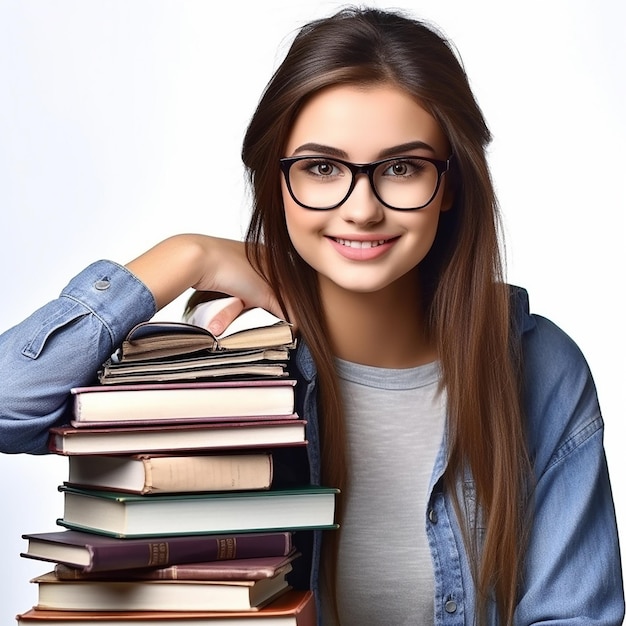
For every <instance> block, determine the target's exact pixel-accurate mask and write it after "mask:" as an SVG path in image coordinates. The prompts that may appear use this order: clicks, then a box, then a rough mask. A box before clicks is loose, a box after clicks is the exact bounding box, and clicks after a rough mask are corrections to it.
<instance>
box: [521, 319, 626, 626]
mask: <svg viewBox="0 0 626 626" xmlns="http://www.w3.org/2000/svg"><path fill="white" fill-rule="evenodd" d="M536 321H537V325H536V328H535V329H534V330H533V331H531V332H529V333H528V334H527V335H526V341H525V361H526V368H525V369H526V380H525V383H526V404H527V413H528V418H529V442H530V449H531V456H532V459H533V463H534V466H535V472H536V484H535V485H534V491H533V500H532V512H533V515H534V517H533V520H534V521H533V525H532V529H531V534H530V541H529V545H528V550H527V553H526V572H525V574H524V580H523V592H522V595H521V597H520V602H519V605H518V610H517V614H516V617H517V619H516V621H515V623H516V624H520V625H524V626H528V625H530V624H546V625H547V624H553V623H554V624H560V625H565V624H568V625H569V624H571V625H572V626H574V625H580V626H592V625H597V626H600V625H602V626H618V625H619V624H622V620H623V617H624V595H623V581H622V572H621V564H620V550H619V541H618V534H617V526H616V519H615V510H614V505H613V498H612V494H611V484H610V480H609V472H608V469H607V464H606V458H605V453H604V447H603V433H604V425H603V420H602V417H601V414H600V409H599V406H598V400H597V396H596V389H595V386H594V383H593V379H592V376H591V373H590V372H589V368H588V366H587V363H586V362H585V360H584V357H583V356H582V354H581V353H580V351H579V350H578V348H577V346H576V345H575V344H574V342H572V341H571V340H570V339H569V337H567V336H566V335H565V334H564V333H563V332H562V331H560V330H559V329H558V328H556V327H555V326H554V325H553V324H551V323H550V322H549V321H547V320H545V319H542V318H536Z"/></svg>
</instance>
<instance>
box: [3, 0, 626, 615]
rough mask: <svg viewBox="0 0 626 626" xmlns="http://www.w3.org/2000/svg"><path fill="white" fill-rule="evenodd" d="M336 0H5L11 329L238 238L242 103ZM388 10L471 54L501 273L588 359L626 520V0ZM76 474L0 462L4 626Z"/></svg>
mask: <svg viewBox="0 0 626 626" xmlns="http://www.w3.org/2000/svg"><path fill="white" fill-rule="evenodd" d="M340 4H341V3H339V2H329V1H327V2H320V1H318V2H315V3H314V2H302V1H299V0H284V1H280V0H264V1H263V2H258V1H256V0H244V1H243V2H242V1H241V0H240V1H239V2H235V3H221V2H220V3H217V2H212V1H209V0H205V1H200V0H198V1H190V0H179V1H161V0H149V1H148V0H146V1H137V0H135V1H132V0H107V1H104V0H102V1H93V0H89V1H87V0H75V1H69V0H56V1H55V2H50V1H49V0H21V1H19V2H18V1H13V0H0V89H1V90H2V91H1V94H0V220H1V229H0V267H1V268H2V271H1V274H0V276H1V278H0V281H1V283H0V286H1V293H2V306H1V307H0V330H5V329H6V328H9V327H10V326H12V325H13V324H15V323H17V322H18V321H20V320H21V319H22V318H23V317H25V316H26V315H27V314H29V313H30V312H31V311H32V310H33V309H34V308H36V307H37V306H39V305H40V304H42V303H43V302H45V301H47V300H49V299H51V298H54V297H56V295H57V294H58V292H59V291H60V289H61V288H62V287H63V286H64V285H65V284H66V283H67V281H68V280H69V278H70V277H71V276H73V275H74V274H75V273H77V272H78V271H79V270H80V269H81V268H82V267H83V266H85V265H86V264H88V263H89V262H91V261H92V260H96V259H98V258H102V257H106V258H111V259H114V260H117V261H120V262H126V261H128V260H130V259H131V258H133V257H134V256H136V255H137V254H139V253H140V252H142V251H143V250H145V249H147V248H148V247H150V246H151V245H153V244H154V243H156V242H157V241H159V240H160V239H162V238H164V237H166V236H168V235H170V234H174V233H177V232H185V231H195V232H207V233H211V234H215V235H220V236H229V237H234V238H239V237H241V235H242V233H243V232H244V228H245V224H246V222H247V216H248V208H247V207H248V202H247V197H246V193H245V190H244V186H243V170H242V167H241V165H240V159H239V150H240V145H241V140H242V137H243V133H244V131H245V127H246V124H247V122H248V119H249V117H250V115H251V113H252V111H253V109H254V107H255V105H256V102H257V99H258V97H259V95H260V92H261V90H262V88H263V86H264V85H265V83H266V82H267V80H268V79H269V76H270V74H271V72H272V71H273V69H274V68H275V67H276V65H277V63H278V61H279V60H280V59H281V58H282V55H283V53H284V51H285V47H286V45H287V44H288V42H289V41H290V39H291V35H292V33H293V31H294V30H295V29H296V28H297V27H299V26H300V25H301V24H302V23H303V22H305V21H307V20H309V19H311V18H316V17H320V16H322V15H326V14H328V13H329V12H331V11H332V10H334V9H336V8H338V7H339V6H340ZM374 4H375V5H376V6H381V7H391V6H396V7H402V8H406V9H409V10H410V11H411V12H412V14H413V15H415V16H419V17H422V18H426V19H428V20H430V21H433V22H434V23H436V24H437V25H439V27H441V28H442V29H443V31H444V32H445V33H446V34H447V35H448V36H449V37H450V38H451V39H452V40H453V41H454V42H455V43H456V45H457V47H458V48H459V50H460V52H461V56H462V58H463V61H464V64H465V66H466V69H467V71H468V74H469V76H470V79H471V81H472V86H473V88H474V91H475V93H476V95H477V97H478V100H479V102H480V103H481V106H482V107H483V110H484V112H485V114H486V117H487V119H488V121H489V123H490V126H491V129H492V131H493V133H494V137H495V139H494V142H493V145H492V149H491V152H490V159H491V164H492V168H493V173H494V178H495V181H496V185H497V188H498V192H499V196H500V201H501V204H502V208H503V215H504V224H505V231H506V238H507V257H508V280H509V282H512V283H516V284H520V285H523V286H525V287H526V288H528V290H529V292H530V297H531V305H532V309H533V311H534V312H537V313H541V314H543V315H546V316H548V317H550V318H552V319H553V320H554V321H556V322H557V323H558V324H559V325H560V326H561V327H562V328H563V329H565V331H566V332H568V333H569V334H570V335H572V336H573V337H574V339H575V340H576V341H577V342H578V344H579V345H580V346H581V348H582V349H583V351H584V353H585V354H586V356H587V359H588V361H589V363H590V365H591V368H592V371H593V372H594V376H595V379H596V383H597V386H598V390H599V395H600V401H601V405H602V408H603V413H604V416H605V421H606V448H607V454H608V457H609V463H610V467H611V470H612V477H613V486H614V492H615V499H616V505H617V508H618V518H619V520H621V526H622V527H623V528H625V527H626V481H625V480H624V476H625V469H626V465H625V461H624V453H623V446H624V437H625V435H626V429H625V427H624V423H623V418H624V394H623V388H624V384H625V383H626V380H625V378H624V365H623V362H624V359H623V354H624V347H625V346H624V332H623V327H624V305H623V294H621V293H620V292H623V287H624V235H625V232H624V230H625V229H624V211H625V208H626V207H625V199H626V198H625V192H624V188H625V187H624V178H625V174H624V158H623V150H624V145H625V144H626V136H625V135H626V134H625V127H624V122H623V115H624V111H625V110H626V97H625V87H624V81H623V73H624V64H625V61H626V54H625V53H626V47H625V44H624V37H623V32H622V25H623V24H624V21H625V18H626V9H624V6H625V5H624V4H623V3H621V2H619V0H570V1H568V2H566V1H564V0H560V1H559V0H553V1H552V2H545V0H528V1H526V2H524V3H504V2H497V1H495V0H494V1H488V0H474V1H473V2H467V0H448V1H446V2H441V1H440V0H430V1H422V2H420V1H419V0H415V1H414V2H406V1H404V2H397V3H395V4H388V3H385V2H376V3H374ZM184 299H185V298H181V299H179V300H178V301H176V302H175V303H174V304H173V305H170V307H168V308H167V309H165V310H164V311H163V312H162V313H161V314H160V315H161V317H166V318H172V319H176V318H177V317H178V316H179V315H180V312H181V310H182V304H183V301H184ZM69 356H70V358H71V355H69ZM0 384H2V381H0ZM65 471H66V461H65V459H62V458H59V457H52V456H51V457H45V458H33V457H28V456H2V457H0V472H1V474H0V475H1V476H2V478H1V480H2V482H1V484H0V494H1V502H2V507H3V510H2V527H3V531H2V534H1V535H0V541H1V545H0V554H1V555H2V559H3V563H2V567H1V568H0V589H1V591H0V597H1V598H2V602H0V624H10V623H12V620H13V618H14V615H15V614H16V613H18V612H21V611H25V610H26V609H28V608H30V606H31V605H32V604H33V603H34V602H35V597H36V596H35V591H36V590H35V586H34V585H31V584H29V582H28V580H29V579H30V578H31V577H32V576H35V575H38V574H40V573H43V572H44V571H46V569H47V568H46V564H43V563H38V562H36V561H30V560H27V559H23V558H20V557H19V552H20V551H21V550H23V549H24V548H25V542H24V541H23V540H22V539H21V538H20V537H21V534H22V533H25V532H44V531H51V530H57V529H58V527H56V525H55V520H56V518H57V517H60V516H61V514H62V511H61V508H62V501H61V498H60V494H58V493H57V490H56V487H57V485H58V484H59V483H61V482H62V481H63V480H64V478H65ZM624 532H626V531H624Z"/></svg>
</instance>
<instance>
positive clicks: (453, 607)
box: [444, 600, 456, 613]
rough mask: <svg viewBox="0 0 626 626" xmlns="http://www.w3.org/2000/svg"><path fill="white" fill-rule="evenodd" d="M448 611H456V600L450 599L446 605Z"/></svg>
mask: <svg viewBox="0 0 626 626" xmlns="http://www.w3.org/2000/svg"><path fill="white" fill-rule="evenodd" d="M444 609H445V610H446V613H454V612H455V611H456V602H455V601H454V600H448V601H447V602H446V604H445V605H444Z"/></svg>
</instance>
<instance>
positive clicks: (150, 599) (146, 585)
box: [31, 563, 292, 611]
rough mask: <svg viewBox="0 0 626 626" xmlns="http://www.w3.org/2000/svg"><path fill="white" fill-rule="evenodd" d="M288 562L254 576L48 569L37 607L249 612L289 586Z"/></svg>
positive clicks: (38, 581) (39, 579)
mask: <svg viewBox="0 0 626 626" xmlns="http://www.w3.org/2000/svg"><path fill="white" fill-rule="evenodd" d="M291 569H292V568H291V564H289V563H287V564H286V565H284V566H283V567H282V568H281V569H280V570H278V572H277V573H276V574H275V575H274V576H273V577H271V578H260V579H257V580H225V581H217V580H125V581H119V580H98V581H93V580H60V579H58V578H57V577H56V576H55V574H54V572H48V573H46V574H43V575H42V576H37V577H36V578H33V579H32V580H31V582H32V583H35V584H36V585H37V603H36V605H35V608H37V609H49V610H61V611H176V610H179V609H180V608H181V607H185V610H186V611H248V610H253V609H256V608H257V607H259V606H261V605H263V604H266V603H267V602H269V601H270V600H272V599H274V598H276V597H277V596H278V594H279V593H281V592H285V591H287V589H288V584H287V579H286V578H285V576H286V575H287V574H288V573H289V572H290V571H291Z"/></svg>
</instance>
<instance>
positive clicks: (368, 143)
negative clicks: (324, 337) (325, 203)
mask: <svg viewBox="0 0 626 626" xmlns="http://www.w3.org/2000/svg"><path fill="white" fill-rule="evenodd" d="M301 155H314V156H321V157H327V158H332V157H339V158H342V159H344V160H347V161H351V162H353V163H369V162H372V161H376V160H379V159H382V158H386V157H394V156H416V157H429V158H434V159H440V160H446V159H447V158H448V157H449V156H450V147H449V144H448V141H447V139H446V137H445V136H444V134H443V132H442V131H441V129H440V127H439V125H438V123H437V122H436V121H435V119H434V118H433V117H432V116H431V115H430V114H429V113H428V112H427V111H426V110H425V109H423V108H422V107H421V106H419V104H417V103H416V102H415V100H414V99H413V98H412V97H411V96H409V95H408V94H407V93H406V92H404V91H402V90H401V89H399V88H396V87H394V86H390V85H374V86H367V87H358V86H337V87H330V88H328V89H326V90H324V91H322V92H320V93H319V94H317V95H316V96H314V97H313V98H312V99H311V100H310V101H309V102H308V103H307V104H306V105H305V106H304V107H303V109H302V111H301V112H300V114H299V115H298V117H297V118H296V121H295V123H294V126H293V128H292V130H291V134H290V135H289V138H288V141H287V147H286V152H285V156H288V157H291V156H301ZM320 163H322V167H323V169H322V170H321V172H322V173H327V172H328V171H329V170H328V166H327V165H325V164H323V162H322V161H320ZM316 173H318V170H317V166H316ZM445 176H446V175H445V174H444V177H443V180H442V184H441V186H440V188H439V191H438V192H437V194H436V196H435V197H434V198H433V200H432V201H431V202H430V203H429V204H428V205H427V206H426V207H424V208H422V209H419V210H413V211H399V210H394V209H390V208H387V207H385V206H384V205H383V204H381V203H380V202H379V201H378V200H377V199H376V196H375V195H374V193H373V191H372V188H371V186H370V182H369V180H368V177H367V176H358V177H357V179H356V181H357V182H356V186H355V188H354V190H353V192H352V194H351V195H350V196H349V197H348V198H347V200H345V202H344V203H343V204H341V205H340V206H338V207H337V208H335V209H330V210H326V211H316V210H311V209H306V208H303V207H301V206H300V205H298V204H297V203H296V202H295V201H294V200H293V199H292V197H291V195H290V194H289V191H288V189H287V186H286V183H285V180H284V178H283V179H282V194H283V201H284V206H285V217H286V222H287V228H288V231H289V235H290V237H291V241H292V242H293V245H294V247H295V248H296V250H297V251H298V253H299V254H300V256H301V257H302V258H303V259H304V260H305V261H306V262H307V263H308V264H309V265H310V266H311V267H312V268H313V269H315V270H316V271H317V272H318V275H319V278H320V285H321V287H322V289H323V288H324V284H325V283H326V281H331V282H332V283H334V284H335V285H336V286H339V287H340V288H343V289H346V290H349V291H357V292H363V293H366V292H374V291H378V290H381V289H384V288H385V287H388V286H390V285H391V284H392V283H394V282H396V281H397V280H398V279H399V278H401V277H402V276H404V275H405V274H407V272H409V271H411V270H412V269H413V268H415V267H416V266H417V265H418V264H419V263H420V261H421V260H422V259H423V258H424V256H425V255H426V253H427V252H428V251H429V249H430V247H431V245H432V243H433V240H434V237H435V233H436V230H437V223H438V220H439V214H440V212H441V211H445V210H447V209H448V208H449V207H450V204H451V202H452V198H451V197H450V196H451V194H449V193H446V191H445ZM320 193H324V190H323V189H322V190H321V191H320Z"/></svg>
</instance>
